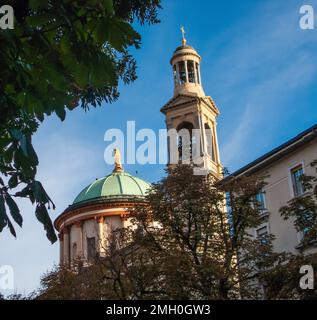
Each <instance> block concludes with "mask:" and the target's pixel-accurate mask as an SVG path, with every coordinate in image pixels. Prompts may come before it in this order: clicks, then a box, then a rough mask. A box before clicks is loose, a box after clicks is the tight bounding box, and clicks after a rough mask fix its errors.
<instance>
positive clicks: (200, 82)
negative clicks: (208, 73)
mask: <svg viewBox="0 0 317 320" xmlns="http://www.w3.org/2000/svg"><path fill="white" fill-rule="evenodd" d="M197 69H198V77H199V84H200V85H202V81H201V75H200V65H199V64H198V67H197Z"/></svg>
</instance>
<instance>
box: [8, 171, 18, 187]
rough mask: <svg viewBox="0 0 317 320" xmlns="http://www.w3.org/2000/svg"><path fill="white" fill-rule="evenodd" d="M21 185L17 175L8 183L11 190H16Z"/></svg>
mask: <svg viewBox="0 0 317 320" xmlns="http://www.w3.org/2000/svg"><path fill="white" fill-rule="evenodd" d="M18 183H19V180H18V175H17V174H16V173H15V174H13V175H12V176H11V178H10V179H9V181H8V185H9V187H10V188H11V189H13V188H15V187H16V186H17V185H18Z"/></svg>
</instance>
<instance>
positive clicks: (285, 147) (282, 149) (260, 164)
mask: <svg viewBox="0 0 317 320" xmlns="http://www.w3.org/2000/svg"><path fill="white" fill-rule="evenodd" d="M316 137H317V124H315V125H313V126H312V127H310V128H308V129H306V130H305V131H303V132H301V133H300V134H298V135H297V136H295V137H294V138H292V139H290V140H288V141H286V142H285V143H283V144H281V145H280V146H278V147H276V148H275V149H273V150H271V151H269V152H267V153H265V154H264V155H263V156H261V157H259V158H258V159H256V160H254V161H252V162H250V163H249V164H247V165H245V166H244V167H242V168H240V169H239V170H237V171H235V172H234V173H232V174H231V175H230V176H228V177H227V178H229V177H232V176H239V175H241V174H252V173H255V172H257V171H259V170H261V169H263V168H265V167H267V166H269V165H270V164H271V163H273V162H274V161H276V160H278V159H280V158H282V157H284V156H285V155H287V154H289V153H290V152H292V151H294V150H296V149H297V148H299V147H300V146H302V145H304V144H306V143H308V142H310V141H312V140H313V139H315V138H316Z"/></svg>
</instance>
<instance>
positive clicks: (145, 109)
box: [0, 0, 317, 293]
mask: <svg viewBox="0 0 317 320" xmlns="http://www.w3.org/2000/svg"><path fill="white" fill-rule="evenodd" d="M302 4H312V5H313V6H314V8H315V12H316V17H317V1H308V0H307V1H306V0H305V1H297V0H289V1H285V0H266V1H263V0H259V1H256V0H250V1H248V0H244V1H236V0H208V1H207V0H205V1H199V2H198V1H196V2H193V1H189V0H182V1H181V0H177V1H176V0H175V1H167V0H166V1H163V10H162V11H161V12H160V19H161V23H160V24H158V25H155V26H150V27H148V26H145V27H142V28H140V27H139V26H136V28H137V29H138V30H139V32H140V33H141V35H142V43H143V45H142V48H141V49H140V50H135V51H133V53H134V55H135V57H136V59H137V62H138V77H139V78H138V80H137V81H136V82H135V83H133V84H132V85H129V86H123V85H122V86H121V96H120V98H119V100H118V101H117V102H116V103H114V104H113V105H107V104H104V105H103V106H102V107H101V108H97V109H91V110H90V111H89V112H87V113H85V112H84V111H83V110H81V109H78V110H74V111H72V112H69V113H68V115H67V118H66V120H65V121H64V122H63V123H62V122H60V121H59V120H58V119H57V117H55V116H52V117H50V118H48V119H46V121H45V122H44V123H43V125H41V127H40V130H39V132H38V133H37V134H36V136H35V137H34V144H35V147H36V150H37V152H38V155H39V158H40V165H39V178H40V180H41V181H42V182H43V183H44V185H45V188H46V190H47V191H48V193H49V194H50V196H51V197H52V198H53V199H54V201H55V203H56V207H57V208H56V210H55V211H52V212H51V216H52V218H55V217H56V216H57V215H58V214H60V213H61V212H62V211H63V210H64V209H65V208H66V207H67V206H68V205H69V204H70V203H71V202H72V201H73V199H74V198H75V196H76V195H77V194H78V193H79V192H80V191H81V190H82V189H83V188H84V187H85V186H86V185H87V184H89V183H90V182H91V181H93V180H94V179H95V178H97V177H102V176H104V175H106V174H108V173H110V172H111V170H112V167H111V166H109V165H106V164H105V162H104V158H103V154H104V150H105V148H106V146H107V143H106V142H105V141H104V133H105V131H106V130H107V129H110V128H119V129H122V130H124V131H125V128H126V122H127V121H128V120H134V121H136V128H137V129H142V128H152V129H154V130H155V131H158V130H159V129H162V128H164V127H165V123H164V117H163V115H162V114H160V111H159V110H160V108H161V107H162V106H163V105H164V104H165V103H166V102H167V101H168V100H169V99H170V98H171V97H172V94H173V79H172V71H171V67H170V65H169V59H170V57H171V55H172V53H173V51H174V49H175V48H176V47H177V46H178V45H179V44H180V42H181V33H180V31H179V29H180V26H181V25H184V27H185V29H186V38H187V42H188V44H190V45H192V46H193V47H194V48H195V49H196V50H197V51H198V53H199V54H200V55H201V56H202V63H201V74H202V82H203V86H204V90H205V93H206V94H207V95H210V96H211V97H212V98H213V100H214V101H215V103H216V105H217V106H218V108H219V110H220V112H221V114H220V116H219V118H218V140H219V146H220V156H221V160H222V163H223V165H224V166H226V167H228V168H229V169H230V170H231V171H233V170H235V169H238V168H239V167H241V166H242V165H244V164H247V163H248V162H250V161H252V160H254V159H255V158H257V157H259V156H261V155H262V154H263V153H265V152H267V151H270V150H271V149H272V148H274V147H276V146H278V145H279V144H281V143H283V142H284V141H286V140H288V139H290V138H292V137H293V136H295V135H296V134H298V133H299V132H301V131H303V130H305V129H306V128H308V127H310V126H311V125H313V124H315V123H316V122H317V90H316V89H317V88H316V87H317V59H316V53H317V28H316V29H315V30H301V29H300V28H299V18H300V15H299V8H300V6H301V5H302ZM125 169H126V170H127V171H129V172H130V173H131V174H135V172H136V171H137V172H138V173H137V174H138V176H139V177H141V178H144V179H145V180H148V181H157V180H159V179H160V178H161V177H162V176H163V175H164V166H163V165H143V166H142V165H125ZM20 205H21V208H22V209H23V216H24V226H23V229H22V230H17V231H18V232H17V239H14V238H13V237H12V236H11V235H10V234H9V231H7V230H5V231H4V232H2V233H1V234H0V243H1V244H0V265H3V264H6V265H12V266H13V268H14V272H15V287H16V290H17V291H18V292H22V293H24V292H25V293H27V292H29V291H31V290H33V289H35V288H36V287H37V286H38V284H39V279H40V276H41V274H43V273H44V272H45V271H47V270H49V269H50V268H52V266H53V264H54V263H58V255H59V245H58V243H55V244H54V245H51V244H50V243H49V241H48V240H47V239H46V237H45V233H44V231H43V229H42V226H41V225H40V224H39V223H38V222H37V221H36V219H35V217H34V208H32V207H31V205H29V203H28V202H27V201H22V202H21V204H20ZM17 228H18V227H17ZM4 293H8V292H4Z"/></svg>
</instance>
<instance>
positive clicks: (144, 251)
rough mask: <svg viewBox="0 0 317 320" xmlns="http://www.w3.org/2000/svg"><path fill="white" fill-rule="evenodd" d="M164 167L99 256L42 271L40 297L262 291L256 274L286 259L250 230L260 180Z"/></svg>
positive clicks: (255, 220) (256, 218) (226, 295)
mask: <svg viewBox="0 0 317 320" xmlns="http://www.w3.org/2000/svg"><path fill="white" fill-rule="evenodd" d="M168 173H169V174H168V176H167V177H166V178H164V179H162V180H161V181H160V182H159V183H157V184H154V185H153V189H152V191H151V192H150V193H149V194H148V195H147V205H144V204H143V205H140V206H137V207H136V208H134V209H132V210H131V212H130V219H131V223H132V225H131V226H130V227H127V228H126V229H120V230H117V231H115V232H113V233H112V235H111V237H110V238H109V239H107V243H108V244H107V246H106V248H105V254H104V256H102V257H100V258H99V259H97V260H96V261H95V262H94V263H93V264H92V265H91V266H90V267H87V268H81V267H80V268H78V266H77V267H75V268H74V266H73V268H72V269H71V270H72V271H70V270H68V271H67V270H66V271H65V270H64V271H60V270H55V272H53V273H52V274H49V275H46V277H45V278H44V279H43V280H42V286H41V289H40V291H39V297H41V298H43V299H47V298H49V299H55V298H59V299H64V298H65V297H67V298H70V299H91V298H102V299H236V298H241V297H242V298H259V297H261V292H260V289H259V286H258V284H259V283H258V281H261V275H263V279H264V275H265V280H266V281H267V279H268V277H269V276H270V274H271V272H272V269H273V267H274V266H275V265H281V264H282V263H284V262H285V261H286V259H287V258H288V257H287V255H286V254H284V253H281V254H278V253H274V252H273V246H272V239H273V238H272V236H268V237H266V238H261V239H256V238H254V237H253V233H251V232H250V231H251V230H252V228H255V227H257V226H258V225H259V224H260V223H261V222H262V220H261V216H260V205H259V204H258V203H257V201H256V200H255V195H256V194H257V193H258V192H259V191H260V190H261V189H262V188H263V185H264V182H263V179H259V178H254V177H241V178H234V179H231V180H227V181H226V182H225V183H219V182H217V181H216V180H215V179H214V178H213V177H212V176H208V177H204V176H197V175H194V174H193V172H192V167H190V166H186V165H183V166H177V167H175V168H173V169H169V171H168ZM226 198H227V201H229V205H230V210H229V212H226V210H224V208H225V199H226ZM228 217H229V218H228ZM74 270H76V272H74ZM64 272H66V274H67V279H68V280H67V281H66V280H65V278H64V277H65V273H64ZM70 290H71V292H70Z"/></svg>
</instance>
